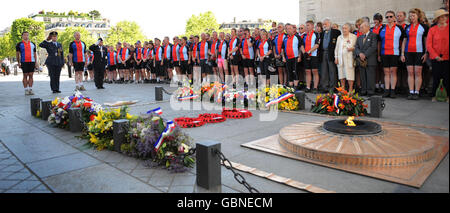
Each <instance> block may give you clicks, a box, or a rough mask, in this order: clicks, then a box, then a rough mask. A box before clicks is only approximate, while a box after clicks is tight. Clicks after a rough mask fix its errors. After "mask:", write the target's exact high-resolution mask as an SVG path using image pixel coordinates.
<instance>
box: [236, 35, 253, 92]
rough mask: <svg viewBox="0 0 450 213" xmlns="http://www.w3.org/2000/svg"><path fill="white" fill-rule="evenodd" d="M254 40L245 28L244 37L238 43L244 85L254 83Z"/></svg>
mask: <svg viewBox="0 0 450 213" xmlns="http://www.w3.org/2000/svg"><path fill="white" fill-rule="evenodd" d="M254 44H255V40H254V39H253V38H252V37H250V29H248V28H246V29H245V30H244V37H243V39H242V40H241V43H240V48H239V49H240V53H241V56H242V65H243V67H244V77H245V83H246V85H254V82H255V71H254V69H253V68H254V66H255V64H254V60H255V51H254V48H253V45H254Z"/></svg>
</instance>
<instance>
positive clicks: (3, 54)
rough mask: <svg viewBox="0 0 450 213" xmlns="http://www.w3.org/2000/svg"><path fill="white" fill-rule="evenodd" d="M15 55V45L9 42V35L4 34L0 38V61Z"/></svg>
mask: <svg viewBox="0 0 450 213" xmlns="http://www.w3.org/2000/svg"><path fill="white" fill-rule="evenodd" d="M15 55H16V50H15V45H14V44H13V43H12V41H11V34H10V33H6V34H5V35H3V36H2V37H0V60H1V59H4V58H7V57H14V56H15Z"/></svg>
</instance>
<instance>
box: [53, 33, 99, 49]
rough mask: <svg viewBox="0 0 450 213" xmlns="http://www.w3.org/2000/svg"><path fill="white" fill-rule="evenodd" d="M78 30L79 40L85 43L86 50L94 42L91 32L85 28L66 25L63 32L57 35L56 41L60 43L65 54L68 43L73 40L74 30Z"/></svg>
mask: <svg viewBox="0 0 450 213" xmlns="http://www.w3.org/2000/svg"><path fill="white" fill-rule="evenodd" d="M77 31H78V32H80V34H81V41H84V43H86V50H87V49H88V48H89V46H90V45H92V44H94V43H95V42H96V39H95V38H94V37H92V35H91V33H90V32H88V31H87V30H86V28H84V27H67V28H66V29H65V30H64V32H62V33H60V34H59V36H58V41H59V42H60V43H61V44H62V46H63V49H64V53H65V55H67V54H69V44H70V43H71V42H72V41H73V40H75V38H74V37H73V34H74V33H75V32H77Z"/></svg>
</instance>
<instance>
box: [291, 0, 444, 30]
mask: <svg viewBox="0 0 450 213" xmlns="http://www.w3.org/2000/svg"><path fill="white" fill-rule="evenodd" d="M443 3H444V1H443V0H425V1H424V0H375V1H369V0H299V13H300V19H299V23H305V22H306V21H307V20H313V21H315V22H318V21H322V20H323V19H325V18H329V19H331V20H332V22H333V23H337V24H339V25H342V24H344V23H346V22H349V23H355V21H356V20H357V19H358V18H361V17H364V16H367V17H369V18H370V20H371V21H373V20H372V18H373V15H374V14H375V13H381V14H382V15H383V16H384V14H385V12H386V11H389V10H393V11H405V12H408V11H409V10H410V9H411V8H420V9H422V10H423V11H424V12H425V13H426V14H427V17H428V18H429V20H432V18H433V14H434V11H436V10H437V9H439V8H441V7H442V6H443Z"/></svg>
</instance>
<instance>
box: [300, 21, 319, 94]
mask: <svg viewBox="0 0 450 213" xmlns="http://www.w3.org/2000/svg"><path fill="white" fill-rule="evenodd" d="M319 44H320V37H319V34H318V33H316V32H314V22H313V21H308V22H306V35H305V36H304V37H303V41H302V47H301V51H302V53H303V55H305V60H304V61H303V63H304V65H305V73H306V92H311V73H312V75H313V77H314V92H318V90H317V86H318V85H319V57H318V51H317V49H318V48H319Z"/></svg>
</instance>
